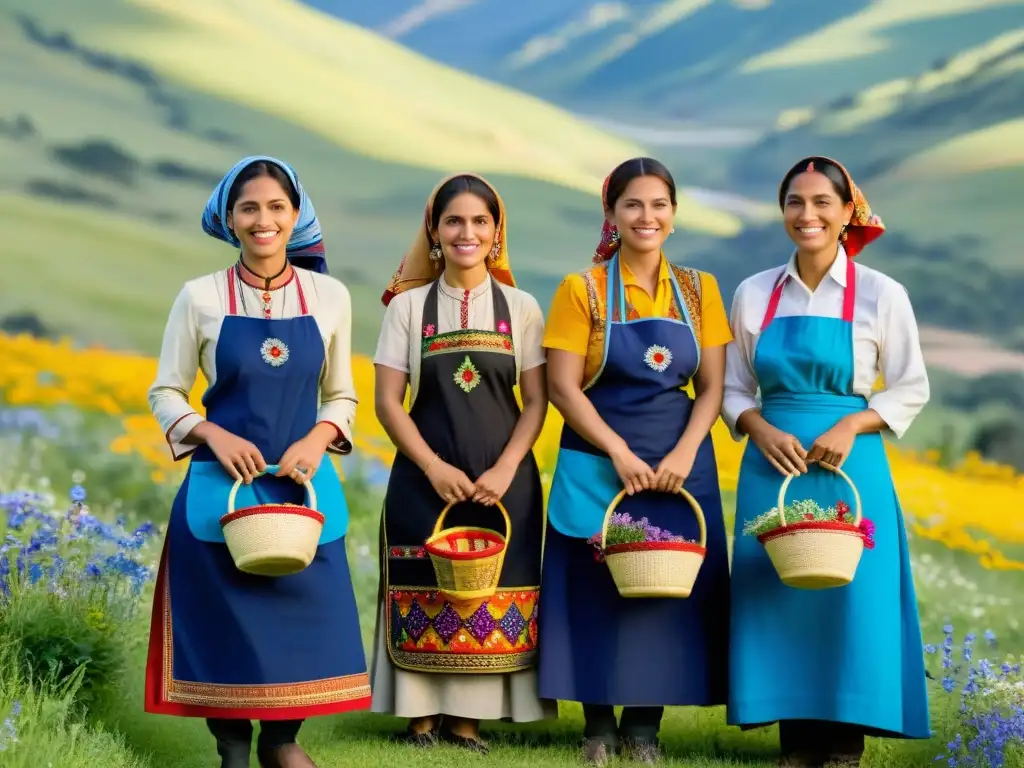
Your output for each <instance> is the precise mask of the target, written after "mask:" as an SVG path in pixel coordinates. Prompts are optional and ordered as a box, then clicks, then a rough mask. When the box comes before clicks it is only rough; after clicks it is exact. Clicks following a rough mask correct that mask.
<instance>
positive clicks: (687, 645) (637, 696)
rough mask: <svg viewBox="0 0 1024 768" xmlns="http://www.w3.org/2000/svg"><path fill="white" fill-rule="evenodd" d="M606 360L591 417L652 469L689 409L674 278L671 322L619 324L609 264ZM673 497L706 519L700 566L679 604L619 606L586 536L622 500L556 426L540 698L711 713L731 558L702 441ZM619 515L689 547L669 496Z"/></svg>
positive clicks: (650, 496)
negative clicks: (696, 505)
mask: <svg viewBox="0 0 1024 768" xmlns="http://www.w3.org/2000/svg"><path fill="white" fill-rule="evenodd" d="M607 269H608V288H607V302H606V304H605V306H606V307H607V308H608V315H609V322H608V324H607V330H606V335H605V353H604V361H603V364H602V367H601V370H600V373H599V374H598V376H597V377H596V380H595V381H593V382H591V383H590V385H589V386H588V387H587V388H586V389H585V393H586V395H587V397H588V398H589V399H590V401H591V403H593V404H594V407H595V408H596V409H597V412H598V414H600V416H601V418H602V419H604V420H605V422H606V423H607V424H608V426H610V427H611V428H612V429H613V430H615V432H616V433H617V434H618V435H619V436H620V437H622V438H623V439H624V440H625V441H626V443H627V444H628V445H629V448H630V450H631V451H633V453H635V454H636V455H637V456H638V457H640V458H641V459H643V460H644V461H646V462H647V463H648V464H650V465H651V467H652V468H655V467H656V466H657V465H658V464H659V463H660V462H661V460H662V459H663V458H664V457H665V456H666V455H667V454H668V453H669V452H670V451H671V450H672V449H673V448H675V446H676V443H677V442H678V441H679V439H680V438H681V437H682V435H683V431H684V430H685V429H686V425H687V424H688V423H689V420H690V413H691V411H692V409H693V400H692V399H691V398H690V396H689V394H688V393H687V392H686V391H685V390H684V389H683V388H684V387H685V386H686V385H687V383H688V382H689V381H690V379H691V378H692V377H693V375H694V374H695V373H696V371H697V368H698V366H699V364H700V347H699V344H698V342H697V338H696V334H695V332H694V326H693V321H692V318H690V316H689V310H688V308H687V305H686V302H685V301H684V300H683V297H682V293H681V291H680V289H679V284H678V281H677V278H676V276H675V274H674V273H673V274H672V275H671V279H672V290H673V298H674V300H675V302H676V305H677V307H678V308H679V312H680V316H681V317H682V318H683V319H681V320H675V319H671V318H662V317H650V318H640V319H635V320H629V319H628V318H629V317H630V312H631V311H632V308H631V307H630V306H629V305H628V303H627V301H626V297H625V286H624V285H623V283H622V276H621V272H620V266H619V256H618V254H616V255H615V256H614V257H613V258H612V259H611V261H610V262H609V264H608V267H607ZM684 487H685V488H686V490H687V491H689V492H690V493H691V494H693V495H694V497H696V498H697V500H698V501H699V502H700V504H701V507H702V509H703V510H704V514H705V517H706V520H707V549H708V553H707V558H706V560H705V562H704V565H703V566H702V567H701V570H700V574H699V575H698V577H697V582H696V584H695V586H694V589H693V593H692V594H691V596H690V597H689V598H688V599H685V600H683V599H672V598H623V597H620V596H619V593H618V591H617V590H616V588H615V583H614V582H613V580H612V577H611V573H610V572H609V571H608V566H607V565H605V564H604V563H603V562H597V561H596V560H595V557H594V553H595V550H594V548H593V547H592V546H591V545H590V544H588V543H587V539H588V538H589V537H591V536H593V535H594V534H595V533H598V532H599V531H600V529H601V524H602V521H603V520H604V513H605V510H606V508H607V506H608V504H609V503H610V502H611V500H612V498H614V496H615V495H616V494H617V493H618V492H619V491H620V490H621V489H622V483H621V482H620V480H619V478H618V475H617V474H616V472H615V469H614V467H613V465H612V461H611V459H610V458H608V456H607V455H606V454H604V453H603V452H601V451H600V450H599V449H598V448H596V447H595V446H593V445H591V444H590V443H589V442H587V441H586V440H584V439H583V438H582V437H580V436H579V435H578V434H577V433H576V432H575V431H573V429H572V428H571V427H570V426H569V425H568V424H566V425H565V426H564V427H563V429H562V439H561V447H560V450H559V454H558V464H557V466H556V468H555V477H554V481H553V483H552V487H551V493H550V496H549V498H548V520H549V523H548V529H547V539H546V543H545V551H544V571H543V574H544V578H543V580H542V583H541V589H542V591H543V593H544V602H543V603H541V611H540V617H539V622H538V626H539V630H540V632H541V637H542V639H543V642H542V643H541V646H540V696H541V698H545V699H548V698H550V699H563V700H568V701H579V702H582V703H584V704H605V705H622V706H684V705H719V704H724V703H725V700H726V683H727V678H728V675H727V659H728V656H727V653H726V650H725V647H726V642H727V641H728V632H729V626H728V620H729V561H728V551H727V548H726V538H725V526H724V523H723V520H722V500H721V494H720V491H719V487H718V470H717V467H716V465H715V451H714V446H713V445H712V442H711V437H710V435H709V436H708V437H706V438H705V440H704V441H703V442H702V443H701V446H700V449H699V450H698V452H697V458H696V460H695V462H694V465H693V470H692V471H691V473H690V476H689V478H688V479H687V480H686V483H685V484H684ZM616 511H618V512H625V513H629V514H630V515H631V516H632V517H633V518H634V519H639V518H641V517H647V518H648V519H649V521H650V522H651V523H652V524H654V525H656V526H659V527H662V528H666V529H668V530H670V531H672V532H673V533H675V534H678V535H681V536H686V537H687V538H692V539H697V538H698V537H699V530H698V526H697V521H696V518H695V517H694V515H693V512H692V510H691V509H690V507H689V505H688V504H687V502H686V501H685V500H684V499H682V498H681V497H680V496H678V495H677V494H666V493H657V492H653V491H651V492H643V493H639V494H636V495H634V496H632V497H627V498H625V499H624V500H623V501H622V503H621V504H620V505H619V506H618V508H617V510H616Z"/></svg>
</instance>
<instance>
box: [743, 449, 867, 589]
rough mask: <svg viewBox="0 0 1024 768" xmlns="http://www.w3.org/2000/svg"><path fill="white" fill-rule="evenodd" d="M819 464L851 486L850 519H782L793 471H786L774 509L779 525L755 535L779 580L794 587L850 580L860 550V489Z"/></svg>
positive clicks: (834, 469) (837, 584)
mask: <svg viewBox="0 0 1024 768" xmlns="http://www.w3.org/2000/svg"><path fill="white" fill-rule="evenodd" d="M819 466H821V467H822V468H823V469H826V470H828V471H830V472H835V473H836V474H837V475H838V476H839V477H841V478H843V480H845V481H846V482H847V484H848V485H849V486H850V488H851V489H852V490H853V498H854V502H855V507H856V513H855V515H854V521H853V523H840V522H838V521H837V522H817V521H810V520H801V521H797V522H794V523H789V522H787V521H786V512H785V508H786V503H785V502H786V490H787V489H788V488H789V483H790V482H791V481H792V479H793V478H794V477H795V475H789V476H787V477H786V479H785V480H783V482H782V487H781V488H779V498H778V502H777V505H778V510H779V518H780V519H781V520H782V525H781V526H780V527H778V528H776V529H775V530H772V531H769V532H768V533H763V534H761V535H760V536H758V537H757V538H758V541H760V542H761V543H762V544H763V545H764V548H765V550H766V551H767V552H768V557H769V558H770V559H771V561H772V565H774V566H775V570H776V571H777V572H778V574H779V578H780V579H782V582H783V584H786V585H788V586H790V587H796V588H798V589H829V588H831V587H842V586H845V585H847V584H849V583H850V582H851V581H853V577H854V575H855V574H856V573H857V566H858V565H859V564H860V558H861V555H862V554H863V553H864V537H863V534H862V533H861V530H860V528H859V526H860V521H861V517H862V509H861V501H860V493H858V491H857V487H856V486H855V485H854V484H853V481H852V480H850V478H849V476H848V475H847V474H846V473H845V472H843V470H841V469H839V467H833V466H832V465H831V464H825V463H824V462H819Z"/></svg>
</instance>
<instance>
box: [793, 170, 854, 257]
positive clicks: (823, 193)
mask: <svg viewBox="0 0 1024 768" xmlns="http://www.w3.org/2000/svg"><path fill="white" fill-rule="evenodd" d="M851 216H853V203H845V204H844V203H843V201H842V200H841V199H840V197H839V195H837V194H836V190H835V187H834V186H833V185H832V182H831V181H829V179H828V177H827V176H825V174H823V173H816V172H814V171H811V172H810V173H801V174H799V175H798V176H795V177H793V180H792V181H791V182H790V183H789V189H788V190H787V191H786V197H785V199H784V200H783V207H782V217H783V221H784V222H785V224H786V232H787V233H788V234H789V237H790V239H791V240H792V241H793V242H794V243H796V246H797V248H799V249H800V250H804V251H809V252H814V251H820V250H825V249H827V248H834V247H835V245H836V243H838V242H839V236H840V235H841V234H842V232H843V227H844V226H846V225H847V224H849V223H850V217H851Z"/></svg>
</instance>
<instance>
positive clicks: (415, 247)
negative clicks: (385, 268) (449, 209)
mask: <svg viewBox="0 0 1024 768" xmlns="http://www.w3.org/2000/svg"><path fill="white" fill-rule="evenodd" d="M458 176H472V177H473V178H475V179H479V180H480V181H482V182H483V183H484V184H486V185H487V186H488V187H490V189H491V191H492V192H493V193H494V196H495V197H496V198H497V199H498V216H499V221H498V230H497V232H496V233H495V236H494V237H495V244H496V245H497V250H496V251H492V252H491V253H489V254H488V255H487V271H488V272H490V274H491V276H492V277H493V278H494V279H495V280H497V281H498V282H500V283H504V284H505V285H507V286H510V287H512V288H515V287H516V281H515V278H514V277H513V276H512V268H511V266H510V265H509V260H508V237H507V234H506V220H507V218H508V217H507V216H505V203H504V202H503V201H502V199H501V195H499V194H498V190H496V189H495V188H494V185H493V184H491V183H490V182H489V181H487V179H485V178H484V177H483V176H479V175H477V174H475V173H455V174H452V175H451V176H448V177H447V178H445V179H442V180H441V182H440V183H439V184H438V185H437V186H436V187H434V191H433V192H431V193H430V198H429V199H428V200H427V207H426V210H425V211H424V212H423V226H422V227H421V228H420V231H419V233H418V234H417V235H416V239H415V240H414V241H413V244H412V246H411V247H410V248H409V250H408V251H407V252H406V254H405V256H404V257H403V258H402V262H401V264H399V265H398V270H397V271H396V272H395V274H394V275H392V277H391V282H390V283H388V287H387V290H385V291H384V295H383V296H381V302H382V303H383V304H384V306H385V307H386V306H387V305H388V304H389V303H391V300H392V299H393V298H395V296H397V295H398V294H400V293H402V292H404V291H408V290H410V289H412V288H418V287H419V286H421V285H426V284H428V283H432V282H433V281H434V280H436V279H437V278H439V277H440V276H441V273H442V272H443V271H444V256H442V257H441V258H440V259H439V260H437V261H434V260H433V259H431V258H430V252H431V250H432V249H433V247H434V245H435V243H434V239H433V237H431V234H430V221H431V218H432V216H433V211H434V201H435V200H436V199H437V193H438V192H440V191H441V187H443V186H444V185H445V184H447V183H448V182H449V181H451V180H452V179H454V178H456V177H458Z"/></svg>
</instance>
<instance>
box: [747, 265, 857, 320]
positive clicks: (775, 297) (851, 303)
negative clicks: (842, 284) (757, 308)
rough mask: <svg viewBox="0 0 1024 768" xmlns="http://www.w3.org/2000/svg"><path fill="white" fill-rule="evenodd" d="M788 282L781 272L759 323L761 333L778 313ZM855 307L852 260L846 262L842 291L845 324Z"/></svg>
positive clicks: (854, 268)
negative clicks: (844, 283) (762, 318)
mask: <svg viewBox="0 0 1024 768" xmlns="http://www.w3.org/2000/svg"><path fill="white" fill-rule="evenodd" d="M788 282H789V275H787V274H786V270H785V269H783V270H782V274H781V275H779V279H778V280H777V281H776V282H775V288H773V289H772V294H771V296H770V297H769V298H768V308H767V309H765V312H764V320H762V321H761V332H762V333H763V332H764V329H765V328H767V327H768V326H769V324H771V322H772V320H774V319H775V313H776V312H778V311H779V302H780V301H782V291H783V289H784V288H785V287H786V283H788ZM856 306H857V268H856V266H855V265H854V263H853V259H847V261H846V288H845V289H844V290H843V320H844V321H846V322H847V323H852V322H853V310H854V308H855V307H856Z"/></svg>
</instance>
